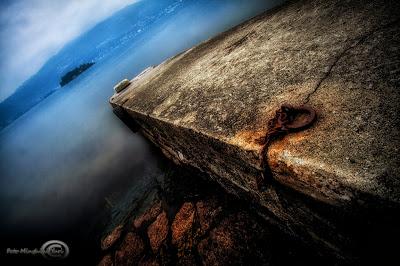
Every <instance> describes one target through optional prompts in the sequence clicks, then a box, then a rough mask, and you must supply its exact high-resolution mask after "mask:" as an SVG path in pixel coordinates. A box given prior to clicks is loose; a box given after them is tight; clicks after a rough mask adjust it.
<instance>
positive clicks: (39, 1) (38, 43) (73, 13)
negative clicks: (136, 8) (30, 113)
mask: <svg viewBox="0 0 400 266" xmlns="http://www.w3.org/2000/svg"><path fill="white" fill-rule="evenodd" d="M137 1H138V0H107V1H106V0H102V1H98V0H84V1H79V0H57V1H52V0H32V1H24V0H16V1H9V2H8V3H3V4H0V101H1V100H3V99H5V98H6V97H7V96H9V95H10V94H12V93H13V92H14V91H15V89H16V88H17V87H18V86H19V85H21V83H22V82H23V81H25V80H26V79H28V78H29V77H30V76H32V75H33V74H35V73H36V72H37V71H38V70H39V69H40V67H41V66H43V64H44V63H45V62H46V61H47V60H48V59H49V58H50V57H51V56H52V55H54V54H56V53H57V52H58V51H59V50H60V49H61V48H62V47H63V46H64V45H65V44H66V43H68V42H69V41H71V40H73V39H75V38H76V37H78V36H79V35H81V34H82V33H83V32H85V31H87V30H89V29H90V28H91V27H93V26H94V25H96V24H97V23H98V22H100V21H102V20H104V19H105V18H107V17H109V16H110V15H112V14H113V13H114V12H116V11H118V10H120V9H122V8H123V7H125V6H126V5H129V4H132V3H133V2H137Z"/></svg>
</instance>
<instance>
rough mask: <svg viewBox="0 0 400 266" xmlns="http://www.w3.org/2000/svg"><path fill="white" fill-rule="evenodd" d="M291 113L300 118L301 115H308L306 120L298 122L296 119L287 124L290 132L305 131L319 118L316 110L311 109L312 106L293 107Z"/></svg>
mask: <svg viewBox="0 0 400 266" xmlns="http://www.w3.org/2000/svg"><path fill="white" fill-rule="evenodd" d="M291 109H292V110H291V111H292V112H294V113H295V114H296V116H298V115H299V114H306V117H305V119H303V120H302V121H298V120H296V119H293V120H292V121H290V122H289V123H287V124H286V125H285V126H286V128H287V129H289V130H300V129H303V128H305V127H307V126H309V125H311V124H312V123H313V122H314V120H315V118H316V117H317V115H316V113H315V110H314V109H313V108H311V107H310V106H306V105H302V106H298V107H293V106H291Z"/></svg>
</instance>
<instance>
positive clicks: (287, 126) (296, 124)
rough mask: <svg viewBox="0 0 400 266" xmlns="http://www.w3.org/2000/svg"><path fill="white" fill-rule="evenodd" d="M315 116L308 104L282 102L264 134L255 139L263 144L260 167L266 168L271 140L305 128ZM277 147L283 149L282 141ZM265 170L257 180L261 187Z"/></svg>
mask: <svg viewBox="0 0 400 266" xmlns="http://www.w3.org/2000/svg"><path fill="white" fill-rule="evenodd" d="M316 118H317V115H316V112H315V110H314V109H313V108H312V107H310V106H307V105H300V106H293V105H289V104H283V105H282V106H281V108H280V109H278V110H277V111H276V112H275V116H274V117H273V118H272V119H271V120H269V122H268V125H267V133H266V135H265V136H263V137H260V138H259V139H257V142H258V143H259V144H261V145H263V148H262V149H261V151H260V155H259V156H260V161H261V167H262V168H263V169H266V170H267V167H266V164H267V160H266V158H265V157H266V155H267V150H268V147H269V145H270V143H271V142H272V141H273V140H275V139H277V138H279V137H282V136H284V135H286V134H288V133H290V132H297V131H300V130H303V129H306V128H307V127H309V126H311V125H312V124H313V123H314V121H315V120H316ZM300 138H304V136H301V137H300ZM279 148H281V149H283V148H284V144H283V143H282V144H281V146H280V147H278V149H279ZM266 170H265V171H266ZM265 171H264V172H262V174H261V178H260V179H259V180H258V187H259V188H261V186H262V185H263V183H264V180H265Z"/></svg>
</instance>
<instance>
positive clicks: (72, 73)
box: [60, 63, 94, 87]
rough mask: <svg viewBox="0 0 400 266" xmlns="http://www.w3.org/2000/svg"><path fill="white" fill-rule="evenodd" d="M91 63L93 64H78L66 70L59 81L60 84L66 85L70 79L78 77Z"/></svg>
mask: <svg viewBox="0 0 400 266" xmlns="http://www.w3.org/2000/svg"><path fill="white" fill-rule="evenodd" d="M93 65H94V63H85V64H81V65H80V66H78V67H76V68H74V69H73V70H71V71H69V72H67V73H66V74H65V75H64V76H62V78H61V81H60V86H61V87H62V86H65V85H67V84H68V83H70V82H71V81H72V80H74V79H75V78H76V77H78V76H79V75H80V74H82V73H83V72H84V71H85V70H86V69H88V68H89V67H91V66H93Z"/></svg>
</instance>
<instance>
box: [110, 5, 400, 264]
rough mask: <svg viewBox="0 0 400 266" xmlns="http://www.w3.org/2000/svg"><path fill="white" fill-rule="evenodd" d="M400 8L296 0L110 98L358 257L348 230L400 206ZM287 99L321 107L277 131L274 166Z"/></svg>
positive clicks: (211, 169)
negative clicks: (272, 123) (304, 121)
mask: <svg viewBox="0 0 400 266" xmlns="http://www.w3.org/2000/svg"><path fill="white" fill-rule="evenodd" d="M399 11H400V3H398V2H396V1H344V0H343V1H342V0H328V1H322V0H321V1H288V2H287V3H286V4H284V5H283V6H280V7H278V8H275V9H273V10H270V11H267V12H266V13H264V14H261V15H259V16H257V17H255V18H253V19H251V20H250V21H247V22H245V23H243V24H241V25H239V26H237V27H235V28H233V29H231V30H229V31H227V32H224V33H222V34H220V35H218V36H216V37H215V38H213V39H211V40H208V41H206V42H204V43H201V44H200V45H198V46H196V47H193V48H191V49H189V50H188V51H185V52H183V53H181V54H179V55H177V56H175V57H173V58H171V59H168V60H166V61H165V62H163V63H162V64H160V65H158V66H156V67H154V68H151V69H149V70H147V71H146V72H145V73H143V74H141V75H140V76H139V77H137V78H135V79H134V80H132V82H131V84H130V85H129V86H128V87H127V88H126V89H125V90H123V91H121V92H120V93H117V94H114V96H113V97H112V98H111V99H110V103H111V105H112V106H113V107H118V108H122V110H124V111H125V112H126V113H127V114H129V116H130V117H131V118H133V119H134V120H135V122H136V123H137V124H138V125H139V126H140V128H141V130H142V132H143V133H144V134H145V136H146V137H148V138H149V139H150V140H151V141H152V142H153V143H154V144H155V145H157V146H159V147H160V149H161V150H162V151H163V152H164V154H165V155H166V156H168V157H169V158H170V159H172V160H174V161H175V162H177V163H180V164H186V165H190V166H191V167H194V168H197V169H198V170H200V171H202V172H206V173H208V174H209V175H210V177H211V178H213V179H214V180H216V181H217V182H218V183H220V184H221V185H222V186H223V187H224V188H225V189H226V190H227V191H229V192H230V193H233V194H235V195H237V196H239V197H243V198H248V199H249V200H251V201H253V202H254V203H255V204H256V205H257V206H259V207H257V208H258V210H259V212H260V214H261V215H263V216H264V217H266V218H267V219H270V220H271V221H272V222H274V223H276V224H277V225H278V226H280V227H281V228H282V229H283V230H286V231H287V232H288V233H290V234H293V235H296V236H298V237H300V238H301V239H304V241H307V242H310V243H314V244H317V245H320V246H322V247H323V248H324V249H326V250H327V252H332V253H334V254H336V255H337V256H338V257H343V258H348V257H349V255H348V253H346V252H348V250H351V248H352V244H349V245H347V244H344V243H347V242H346V241H347V240H346V239H353V235H352V233H349V232H350V231H352V232H354V230H355V231H357V230H368V229H366V228H364V227H363V226H361V227H360V226H359V222H361V221H363V220H364V219H370V220H371V221H373V222H372V223H376V224H380V218H379V217H378V216H379V215H383V216H385V215H386V216H388V217H390V218H392V217H394V216H395V215H394V214H395V212H397V211H398V210H399V203H400V175H399V173H400V163H399V161H400V160H399V147H400V133H399V124H400V123H399V120H400V119H399V117H400V116H399V111H398V110H400V92H399V89H400V88H399V85H400V78H399V77H400V76H399V74H400V46H399V43H400V19H399ZM282 104H292V105H302V104H307V105H309V106H311V107H313V108H314V109H315V110H316V112H317V116H318V119H317V121H316V122H315V123H314V124H313V125H312V126H311V127H310V128H308V129H305V130H303V131H299V132H296V133H290V134H288V135H286V136H284V137H282V138H280V139H277V140H275V141H273V142H272V143H270V144H269V147H268V152H267V156H266V160H267V164H266V167H268V169H264V167H263V163H262V162H261V161H260V156H259V153H260V151H261V150H262V148H263V146H262V145H261V144H260V143H259V142H258V141H257V140H258V139H259V138H260V137H263V136H265V135H266V134H267V133H268V132H267V130H268V129H267V124H268V121H269V120H270V119H271V118H272V117H273V116H274V114H275V111H276V110H277V109H279V108H280V106H281V105H282ZM266 170H267V172H268V173H269V174H268V175H267V176H265V177H264V179H266V180H264V182H265V185H264V186H263V187H261V188H260V186H259V185H258V180H259V179H260V176H261V174H262V173H263V172H264V171H266ZM355 210H357V211H356V212H357V213H355ZM338 213H339V214H340V215H339V216H340V217H341V218H338ZM378 213H379V215H378ZM353 216H354V217H353ZM386 216H385V217H386ZM346 217H352V220H351V221H352V222H348V223H346V224H345V222H344V220H345V219H347V218H346ZM341 219H342V220H341ZM382 219H383V218H382ZM389 220H390V219H389ZM385 221H386V220H385ZM388 228H390V226H389V227H388ZM388 230H389V229H388ZM356 234H358V233H356ZM350 242H351V241H350ZM346 245H347V246H346ZM351 252H352V251H351ZM351 252H350V253H351Z"/></svg>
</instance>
